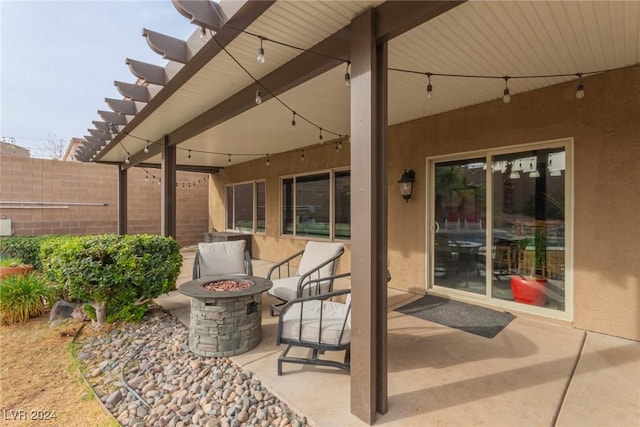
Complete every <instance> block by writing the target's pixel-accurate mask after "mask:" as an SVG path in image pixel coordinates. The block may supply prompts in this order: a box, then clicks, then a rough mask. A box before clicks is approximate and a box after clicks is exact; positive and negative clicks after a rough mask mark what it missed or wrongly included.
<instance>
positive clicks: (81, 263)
mask: <svg viewBox="0 0 640 427" xmlns="http://www.w3.org/2000/svg"><path fill="white" fill-rule="evenodd" d="M40 258H41V259H42V271H43V273H44V274H45V275H46V276H47V277H48V278H49V279H51V280H53V281H55V282H57V283H59V284H60V285H62V287H63V289H64V290H65V292H66V293H67V294H68V295H69V297H70V298H71V299H72V300H75V301H80V302H91V303H92V305H93V306H94V308H95V309H96V316H97V320H98V323H103V322H104V321H105V320H108V321H114V320H119V319H122V320H140V319H142V316H143V315H144V313H145V312H146V309H147V307H148V304H149V302H150V301H149V300H150V299H152V298H155V297H157V296H159V295H161V294H163V293H165V292H168V291H170V290H172V289H174V287H175V281H176V278H177V277H178V274H179V273H180V267H181V266H182V255H180V248H179V246H178V244H177V243H176V241H175V240H174V239H173V238H169V237H162V236H157V235H137V236H130V235H125V236H120V235H117V234H104V235H97V236H80V237H73V236H71V237H65V238H58V239H46V240H44V241H43V242H42V245H41V248H40ZM105 309H106V311H105Z"/></svg>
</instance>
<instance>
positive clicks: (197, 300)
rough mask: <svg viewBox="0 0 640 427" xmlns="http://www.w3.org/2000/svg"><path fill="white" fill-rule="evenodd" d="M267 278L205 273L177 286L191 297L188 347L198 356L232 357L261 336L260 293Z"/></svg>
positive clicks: (265, 288) (247, 347)
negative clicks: (198, 277) (206, 274)
mask: <svg viewBox="0 0 640 427" xmlns="http://www.w3.org/2000/svg"><path fill="white" fill-rule="evenodd" d="M271 286H272V283H271V281H270V280H267V279H263V278H260V277H253V276H207V277H202V278H200V279H196V280H192V281H190V282H187V283H184V284H183V285H182V286H180V292H181V293H182V294H184V295H187V296H190V297H191V317H190V324H189V348H190V349H191V351H192V352H194V353H195V354H197V355H200V356H207V357H222V356H235V355H237V354H241V353H244V352H247V351H249V350H251V349H252V348H254V347H255V346H257V345H258V344H259V343H260V340H261V339H262V293H263V292H265V291H268V290H269V289H271Z"/></svg>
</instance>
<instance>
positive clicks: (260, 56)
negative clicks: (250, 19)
mask: <svg viewBox="0 0 640 427" xmlns="http://www.w3.org/2000/svg"><path fill="white" fill-rule="evenodd" d="M262 41H263V40H262V39H260V47H259V48H258V56H257V57H256V59H257V60H258V62H259V63H260V64H264V48H263V47H262Z"/></svg>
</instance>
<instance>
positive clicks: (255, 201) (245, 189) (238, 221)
mask: <svg viewBox="0 0 640 427" xmlns="http://www.w3.org/2000/svg"><path fill="white" fill-rule="evenodd" d="M226 191H227V197H226V217H227V218H226V228H227V229H228V230H237V231H247V232H258V233H264V231H265V215H266V204H265V201H266V194H265V182H264V181H258V182H248V183H243V184H233V185H228V186H227V187H226Z"/></svg>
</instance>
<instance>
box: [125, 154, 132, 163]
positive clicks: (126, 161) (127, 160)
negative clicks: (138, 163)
mask: <svg viewBox="0 0 640 427" xmlns="http://www.w3.org/2000/svg"><path fill="white" fill-rule="evenodd" d="M124 162H125V163H126V164H129V163H131V159H130V158H129V156H128V155H127V158H126V159H124Z"/></svg>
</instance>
